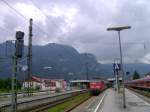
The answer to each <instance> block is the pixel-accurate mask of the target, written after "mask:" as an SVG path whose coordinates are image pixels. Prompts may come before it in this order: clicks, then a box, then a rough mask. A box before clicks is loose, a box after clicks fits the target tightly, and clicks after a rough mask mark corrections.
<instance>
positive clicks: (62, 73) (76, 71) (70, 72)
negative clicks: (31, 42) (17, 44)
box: [0, 43, 101, 79]
mask: <svg viewBox="0 0 150 112" xmlns="http://www.w3.org/2000/svg"><path fill="white" fill-rule="evenodd" d="M10 45H11V47H10ZM10 45H8V46H7V48H9V49H7V50H5V48H6V43H3V44H0V49H1V51H2V53H3V54H2V56H1V57H6V56H5V53H4V52H6V51H7V52H8V53H7V54H9V55H11V54H12V53H11V52H10V51H13V49H14V48H13V44H10ZM10 48H11V49H10ZM24 52H25V53H24V58H23V59H22V60H19V65H26V63H27V62H26V58H25V56H26V55H27V47H25V49H24ZM32 62H33V63H32V66H33V67H32V72H33V75H37V76H40V77H47V78H65V79H86V71H87V66H88V73H89V78H93V77H96V76H97V75H99V74H101V70H100V64H99V63H98V62H97V59H96V57H95V56H94V55H93V54H90V53H86V54H85V53H79V52H78V51H77V50H76V49H74V48H73V47H71V46H67V45H61V44H56V43H50V44H47V45H45V46H33V60H32ZM87 63H88V65H87ZM11 66H12V63H11V59H10V58H8V59H3V62H2V63H1V71H0V77H1V78H2V77H3V78H6V77H10V76H11ZM45 68H49V69H45ZM25 74H26V73H25V72H24V73H23V72H19V73H18V77H20V78H22V77H24V75H25Z"/></svg>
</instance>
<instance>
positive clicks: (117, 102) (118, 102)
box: [97, 89, 150, 112]
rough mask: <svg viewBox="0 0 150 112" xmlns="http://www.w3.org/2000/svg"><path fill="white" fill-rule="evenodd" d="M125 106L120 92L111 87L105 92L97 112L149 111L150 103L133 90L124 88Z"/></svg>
mask: <svg viewBox="0 0 150 112" xmlns="http://www.w3.org/2000/svg"><path fill="white" fill-rule="evenodd" d="M125 93H126V106H127V107H126V108H123V100H122V94H121V93H117V92H116V91H115V90H113V89H109V90H108V91H107V92H106V93H105V98H104V100H103V103H102V104H101V106H100V107H99V109H98V110H97V112H150V104H149V103H148V102H146V101H144V100H143V99H141V98H140V97H138V96H137V95H135V94H134V92H132V91H130V90H128V89H126V90H125Z"/></svg>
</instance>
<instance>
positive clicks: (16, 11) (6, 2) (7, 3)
mask: <svg viewBox="0 0 150 112" xmlns="http://www.w3.org/2000/svg"><path fill="white" fill-rule="evenodd" d="M1 1H2V2H3V3H4V4H6V5H7V6H8V7H9V8H10V9H12V10H13V11H14V12H15V13H16V14H18V15H19V16H21V17H22V18H24V19H25V20H26V21H27V22H28V21H29V19H28V18H27V17H25V16H24V15H23V14H22V13H20V12H19V11H18V10H17V9H16V8H14V7H13V6H12V5H11V4H10V3H9V2H8V1H6V0H1ZM33 24H34V26H35V27H37V28H38V29H39V30H41V31H42V32H43V33H44V34H46V35H49V34H48V33H47V32H45V31H44V30H43V29H41V28H40V27H39V26H38V25H37V24H35V23H33Z"/></svg>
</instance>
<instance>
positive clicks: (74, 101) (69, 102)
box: [48, 92, 91, 112]
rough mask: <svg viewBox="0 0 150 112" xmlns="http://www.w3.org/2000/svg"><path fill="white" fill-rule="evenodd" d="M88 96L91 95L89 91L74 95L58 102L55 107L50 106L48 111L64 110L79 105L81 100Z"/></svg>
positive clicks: (58, 111) (61, 111) (63, 111)
mask: <svg viewBox="0 0 150 112" xmlns="http://www.w3.org/2000/svg"><path fill="white" fill-rule="evenodd" d="M90 96H91V95H90V93H89V92H86V93H83V94H80V95H77V96H74V97H72V98H70V99H68V100H67V101H65V102H64V103H61V104H58V105H56V106H55V107H52V108H50V109H49V110H48V112H66V111H68V110H70V109H72V108H74V107H75V106H77V105H79V104H80V103H82V102H83V101H85V100H87V99H88V98H89V97H90Z"/></svg>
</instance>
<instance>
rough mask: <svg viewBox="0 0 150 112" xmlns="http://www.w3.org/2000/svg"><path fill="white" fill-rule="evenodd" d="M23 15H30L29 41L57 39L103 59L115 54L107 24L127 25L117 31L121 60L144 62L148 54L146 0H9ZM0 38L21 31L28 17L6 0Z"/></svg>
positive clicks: (25, 28)
mask: <svg viewBox="0 0 150 112" xmlns="http://www.w3.org/2000/svg"><path fill="white" fill-rule="evenodd" d="M8 2H9V3H10V4H11V5H12V6H13V7H14V8H15V9H16V10H17V11H19V12H20V13H21V14H22V15H24V16H25V17H26V18H30V17H32V18H33V20H34V21H33V22H34V25H33V43H34V44H38V45H45V44H47V43H49V42H57V43H62V44H68V45H71V46H74V47H75V48H77V49H78V51H79V52H90V53H93V54H95V55H96V56H97V59H98V60H99V61H100V62H103V63H108V62H109V63H111V62H113V61H114V60H115V59H118V58H119V46H118V35H117V32H107V31H106V28H107V27H110V26H119V25H131V26H132V29H130V30H126V31H122V32H121V41H122V48H123V56H124V57H123V59H124V62H127V63H129V62H132V63H135V62H137V60H138V62H145V61H143V60H144V59H146V56H147V55H148V54H149V51H150V49H149V48H150V46H149V42H150V41H149V26H150V20H149V15H150V8H149V5H150V3H149V1H148V0H135V1H131V0H96V1H93V0H51V1H49V0H44V1H43V0H32V1H30V0H29V1H28V0H27V1H24V0H9V1H8ZM0 9H1V11H0V13H1V17H0V19H1V21H0V26H1V27H2V28H4V29H6V30H9V32H7V31H5V30H2V29H1V30H0V34H1V36H0V42H4V41H5V40H8V39H13V38H14V36H13V35H12V34H14V32H15V31H16V30H18V29H21V30H23V31H25V33H26V38H25V42H26V43H27V39H28V38H27V36H28V21H27V20H25V19H24V18H22V17H21V16H19V15H18V14H16V12H14V11H13V10H12V9H10V8H9V7H8V6H7V5H6V4H4V3H1V4H0ZM144 46H145V47H144Z"/></svg>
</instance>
